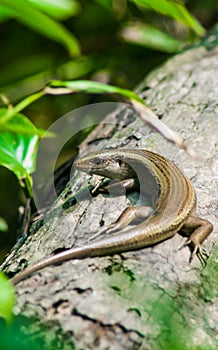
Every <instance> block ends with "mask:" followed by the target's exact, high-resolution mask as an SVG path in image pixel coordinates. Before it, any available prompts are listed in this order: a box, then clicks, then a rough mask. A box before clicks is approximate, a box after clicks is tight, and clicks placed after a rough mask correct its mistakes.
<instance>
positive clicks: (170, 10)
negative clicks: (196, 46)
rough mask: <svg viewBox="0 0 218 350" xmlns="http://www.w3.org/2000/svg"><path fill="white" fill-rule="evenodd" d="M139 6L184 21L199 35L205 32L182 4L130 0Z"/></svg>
mask: <svg viewBox="0 0 218 350" xmlns="http://www.w3.org/2000/svg"><path fill="white" fill-rule="evenodd" d="M131 1H132V2H134V3H136V4H137V5H139V6H142V7H146V8H149V9H152V10H154V11H156V12H159V13H161V14H163V15H165V16H170V17H172V18H174V19H175V20H177V21H179V22H182V23H184V24H185V25H186V26H187V27H189V28H192V29H193V30H194V31H195V32H196V33H197V34H198V35H199V36H202V35H204V34H205V30H204V28H203V27H202V25H201V24H200V23H199V22H198V21H197V19H196V18H194V17H193V16H192V15H191V14H190V13H189V12H188V10H187V9H186V8H185V6H183V5H182V4H179V3H178V2H173V1H169V0H152V1H151V0H131Z"/></svg>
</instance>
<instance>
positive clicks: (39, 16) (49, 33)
mask: <svg viewBox="0 0 218 350" xmlns="http://www.w3.org/2000/svg"><path fill="white" fill-rule="evenodd" d="M0 5H2V6H5V8H6V9H8V10H10V11H12V12H13V17H15V18H17V20H18V21H20V22H22V23H24V24H25V25H27V26H28V27H30V28H31V29H32V30H35V31H37V32H38V33H40V34H42V35H44V36H46V37H48V38H49V39H51V40H54V41H57V42H59V43H61V44H63V45H64V46H65V47H66V48H67V49H68V51H69V53H70V55H72V56H79V55H80V46H79V43H78V41H77V39H76V38H75V37H74V36H73V34H72V33H71V32H69V31H68V30H67V29H66V28H65V27H64V26H62V25H61V24H59V23H58V22H56V21H54V20H53V19H51V18H50V17H48V16H47V15H46V14H44V13H43V12H41V11H39V10H38V9H36V8H35V6H34V5H32V4H30V3H29V2H28V1H27V0H16V1H11V0H0Z"/></svg>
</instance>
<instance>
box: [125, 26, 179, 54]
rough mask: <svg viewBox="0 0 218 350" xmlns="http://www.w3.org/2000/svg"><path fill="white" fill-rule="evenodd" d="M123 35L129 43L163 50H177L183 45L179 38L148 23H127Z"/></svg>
mask: <svg viewBox="0 0 218 350" xmlns="http://www.w3.org/2000/svg"><path fill="white" fill-rule="evenodd" d="M121 37H122V39H124V40H125V41H126V42H128V43H133V44H138V45H141V46H145V47H148V48H151V49H154V50H159V51H163V52H169V53H171V52H177V51H178V50H179V49H181V47H182V43H181V42H180V41H179V40H176V39H174V38H173V37H171V36H170V35H168V34H166V33H164V32H162V31H160V30H159V29H157V28H155V27H153V26H150V25H148V24H144V23H140V22H135V23H129V24H127V25H126V26H125V27H124V28H123V29H122V31H121Z"/></svg>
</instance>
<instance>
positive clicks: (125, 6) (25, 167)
mask: <svg viewBox="0 0 218 350" xmlns="http://www.w3.org/2000/svg"><path fill="white" fill-rule="evenodd" d="M217 14H218V4H217V0H207V1H204V0H178V1H173V0H171V1H170V0H153V1H147V0H129V1H127V0H92V1H90V0H82V1H77V0H54V1H52V0H16V1H12V0H0V31H1V55H0V67H1V74H0V94H1V98H0V150H3V151H4V152H3V153H1V152H0V193H1V195H0V249H1V250H0V260H2V259H3V258H4V255H5V253H6V252H7V251H8V250H9V248H10V247H11V246H12V245H13V244H14V242H15V241H16V239H17V229H18V207H19V206H20V205H23V204H25V201H26V197H25V195H24V191H23V188H22V186H21V185H24V186H25V187H24V188H28V187H31V175H30V174H31V172H32V171H33V170H34V156H35V153H36V150H37V142H38V139H39V137H40V135H41V134H42V130H41V129H46V128H47V127H48V126H49V125H51V123H53V122H54V121H55V120H56V119H57V118H59V117H60V116H62V115H63V114H65V113H67V112H68V111H70V110H72V109H75V108H78V107H80V106H83V105H86V104H88V103H93V102H101V101H108V100H111V99H112V97H111V96H110V95H104V96H103V95H98V94H94V95H90V94H89V93H88V92H89V90H88V88H87V90H85V91H84V92H79V93H77V94H69V95H59V96H45V95H44V94H41V92H40V93H38V91H42V89H43V88H44V86H45V85H46V84H47V83H48V81H50V80H53V79H58V80H62V81H63V80H67V81H74V80H77V79H83V80H84V79H86V80H90V81H97V82H100V83H104V84H110V85H114V86H117V87H118V88H122V89H130V90H131V89H133V88H134V86H135V85H136V84H137V83H138V82H139V81H140V80H141V79H143V78H144V77H145V76H146V74H148V73H149V72H150V71H151V70H152V69H153V68H155V67H156V66H158V65H159V64H160V63H162V62H164V61H165V60H166V59H167V58H168V57H169V56H170V55H172V54H176V53H177V52H179V51H181V50H182V49H183V48H184V47H186V46H188V45H192V44H196V43H197V42H198V41H199V40H200V38H201V37H202V36H204V35H205V34H206V32H207V31H208V30H210V29H211V28H212V26H213V25H214V24H215V23H216V21H217ZM26 101H28V103H26ZM30 101H31V102H32V103H30ZM20 102H21V104H20ZM16 105H18V106H22V108H21V109H20V110H19V114H16V115H15V116H14V117H13V119H10V121H9V120H8V121H7V115H9V114H10V111H11V109H12V108H13V106H16ZM79 140H81V137H79V138H77V139H73V140H72V142H71V144H69V145H68V148H67V149H66V152H65V154H64V156H63V157H62V160H61V161H64V160H65V159H66V158H68V157H69V155H72V153H73V150H74V149H75V147H76V146H77V144H78V142H79ZM18 146H19V147H20V146H22V153H20V152H18ZM19 150H20V149H19ZM8 164H10V165H8ZM22 181H23V183H22ZM6 283H7V281H5V279H4V277H2V282H1V281H0V288H1V291H2V295H3V298H4V300H5V297H4V295H8V292H10V295H9V298H8V303H7V305H6V306H7V307H5V308H4V309H1V308H0V313H1V315H0V316H2V317H3V318H4V319H5V320H6V321H7V322H8V320H10V318H11V307H12V305H13V302H14V295H13V291H11V290H10V288H9V289H8V286H6ZM5 286H6V287H5ZM3 292H4V293H6V294H4V293H3ZM164 317H165V315H163V320H164ZM20 324H21V323H20V321H19V323H18V326H16V324H15V323H14V326H13V327H11V328H10V329H8V328H7V326H6V327H5V324H4V321H3V323H1V319H0V333H1V335H3V334H4V339H3V338H1V340H2V341H4V343H2V344H1V345H2V347H1V349H4V348H5V347H7V349H10V348H13V349H14V346H16V348H17V349H19V348H22V349H23V348H30V346H31V347H32V348H33V349H34V345H33V344H32V343H28V340H25V341H24V338H23V335H22V333H20V331H18V329H19V325H20ZM18 333H19V334H18ZM9 339H11V341H12V342H11V344H10V341H9ZM163 341H165V340H163ZM170 341H171V342H172V339H171V340H170ZM24 343H25V344H24ZM4 344H5V345H4ZM15 344H16V345H15ZM167 344H168V348H170V347H169V345H170V342H169V341H168V342H167ZM173 346H174V345H173ZM37 348H39V344H38V345H35V349H37Z"/></svg>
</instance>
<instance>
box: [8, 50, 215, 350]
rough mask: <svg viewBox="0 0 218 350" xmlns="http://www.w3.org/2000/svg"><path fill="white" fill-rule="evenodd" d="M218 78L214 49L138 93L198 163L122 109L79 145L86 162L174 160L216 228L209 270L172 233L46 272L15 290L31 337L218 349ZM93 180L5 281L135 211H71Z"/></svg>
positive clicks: (63, 199)
mask: <svg viewBox="0 0 218 350" xmlns="http://www.w3.org/2000/svg"><path fill="white" fill-rule="evenodd" d="M217 71H218V48H217V47H215V48H213V49H211V50H207V49H206V48H205V47H198V48H192V49H190V50H188V51H185V52H184V53H181V54H179V55H177V56H175V57H173V58H171V59H170V60H169V61H168V62H166V63H165V64H164V65H163V66H161V67H160V68H159V69H157V70H155V71H154V72H153V73H151V74H150V75H149V76H148V77H147V78H146V79H145V81H143V82H142V83H141V84H140V86H139V87H138V88H137V92H138V93H139V95H140V96H141V97H143V98H144V99H145V100H146V103H147V104H148V105H149V106H150V107H151V108H152V109H153V111H154V112H156V114H157V115H158V116H159V117H160V118H161V119H162V120H163V121H164V122H165V123H166V124H167V125H168V126H170V127H172V128H173V129H174V130H175V131H177V132H178V133H179V134H181V135H182V136H183V137H184V138H185V140H186V143H187V144H188V145H189V146H190V147H191V148H192V149H194V150H195V152H196V153H197V154H198V156H199V157H198V159H197V160H196V159H192V158H191V157H189V156H188V155H187V154H186V153H184V151H181V150H179V149H178V148H177V147H176V146H175V145H172V144H170V143H169V142H167V141H165V140H164V139H163V138H162V136H160V135H159V134H158V133H157V132H155V131H153V130H151V129H150V128H149V127H148V126H146V125H143V123H142V121H141V120H140V119H139V118H138V117H137V116H136V115H134V114H133V113H132V111H130V110H128V109H124V110H122V106H121V108H120V109H118V110H116V111H115V112H113V113H110V114H109V115H108V116H107V117H106V119H105V120H104V121H103V122H101V124H100V126H98V128H97V131H96V130H94V131H93V132H92V133H91V134H90V135H89V138H88V141H87V140H86V142H85V143H83V145H82V146H81V150H82V153H83V154H84V153H86V154H87V153H89V152H90V151H93V150H96V149H97V150H100V149H102V148H103V149H104V148H108V147H125V148H142V149H149V150H152V151H156V152H158V153H161V154H163V155H164V156H165V157H167V158H170V159H172V160H174V161H175V162H176V163H177V164H178V166H179V167H180V168H181V169H182V170H183V171H184V172H185V174H186V175H188V177H189V178H190V179H191V180H192V182H193V185H194V187H195V189H196V192H197V198H198V206H197V213H198V214H199V216H202V217H203V218H206V219H208V220H210V221H211V222H212V223H213V224H214V231H213V233H212V234H211V235H210V236H209V237H208V239H207V240H206V241H205V243H204V244H203V246H204V248H205V249H206V250H207V252H208V254H209V255H210V256H209V259H208V261H207V265H206V267H202V265H201V264H200V262H199V260H198V259H197V258H194V260H193V261H192V262H191V263H190V262H189V258H190V250H189V248H188V247H185V248H183V249H180V248H181V246H182V245H183V244H184V242H185V240H186V238H185V237H182V236H181V235H179V234H176V235H175V236H174V237H173V238H171V239H168V240H166V241H164V242H162V243H160V244H157V245H155V246H153V247H150V248H146V249H142V250H138V251H134V252H128V253H123V254H120V255H114V256H106V257H100V258H87V259H83V260H73V261H68V262H65V263H63V264H61V265H58V266H57V265H55V266H51V267H48V268H45V269H43V270H41V271H40V272H39V273H36V274H34V275H32V276H30V277H29V278H28V279H26V280H24V281H23V282H20V283H19V284H18V285H17V287H16V289H17V305H16V308H15V313H16V314H22V315H23V316H25V317H27V318H30V317H32V316H33V317H34V318H35V321H34V323H33V325H32V330H31V331H32V332H37V330H38V329H39V328H40V329H41V327H42V326H43V327H44V328H43V329H45V327H46V332H45V334H44V342H45V344H48V343H49V341H50V340H51V339H53V340H54V339H56V341H57V349H58V348H61V349H69V348H71V349H72V348H74V347H73V346H75V349H102V350H103V349H116V350H118V349H131V350H132V349H141V350H142V349H143V350H145V349H146V350H148V349H149V350H150V349H155V350H156V349H195V348H197V347H198V346H199V347H201V349H217V347H218V338H217V334H218V321H217V319H218V316H217V311H218V310H217V281H218V272H217V267H216V259H217V251H218V249H217V243H216V242H217V238H218V232H217V225H216V218H217V216H218V207H217V202H218V201H217V193H218V187H217V184H218V182H217V173H218V142H217V141H218V137H217V113H218V112H217V96H218V84H217ZM105 121H106V122H107V123H105ZM90 141H91V142H90ZM88 179H90V176H89V175H86V174H84V175H81V173H80V174H78V173H76V174H75V175H74V176H73V177H72V178H71V180H70V183H69V184H68V185H67V187H66V189H65V190H64V192H63V193H62V194H61V196H60V197H59V198H58V200H57V201H56V203H55V205H54V206H53V207H52V208H51V210H50V211H49V212H48V213H47V214H46V215H45V218H44V222H43V224H42V225H41V224H40V223H39V222H36V223H34V225H33V227H32V229H31V232H30V234H29V236H28V238H27V239H26V241H25V242H24V243H23V244H22V245H21V246H20V247H19V249H17V248H16V249H14V250H12V252H11V253H10V255H9V257H8V258H7V259H6V261H5V263H4V264H3V266H4V269H5V271H6V272H7V273H10V272H11V273H12V272H13V273H15V272H16V271H18V270H19V269H21V268H24V266H25V264H26V263H28V265H32V264H33V263H35V262H36V261H39V260H41V259H42V258H44V257H46V256H49V255H51V254H52V253H53V252H57V251H59V250H60V249H64V248H70V247H72V246H78V245H83V244H84V243H87V242H88V240H89V237H90V236H92V235H93V234H94V232H96V231H97V230H98V229H99V228H100V226H101V225H102V223H103V222H104V224H106V225H107V224H109V223H111V222H114V221H115V220H116V219H117V218H118V216H119V215H120V213H121V212H122V211H123V210H124V208H125V207H126V206H128V205H129V204H130V201H131V197H129V196H119V197H112V196H105V195H101V194H100V195H98V196H96V197H93V198H92V200H90V199H87V198H81V199H80V200H79V201H78V203H77V204H75V202H74V201H73V200H72V196H73V195H74V194H75V193H77V191H78V189H79V188H81V186H82V187H84V186H86V185H87V181H88ZM95 182H96V177H94V178H93V179H92V183H93V184H94V183H95ZM63 203H64V206H63ZM60 208H64V210H62V209H61V210H60ZM60 214H61V215H60ZM57 339H58V340H57ZM58 344H61V347H59V346H60V345H58Z"/></svg>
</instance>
